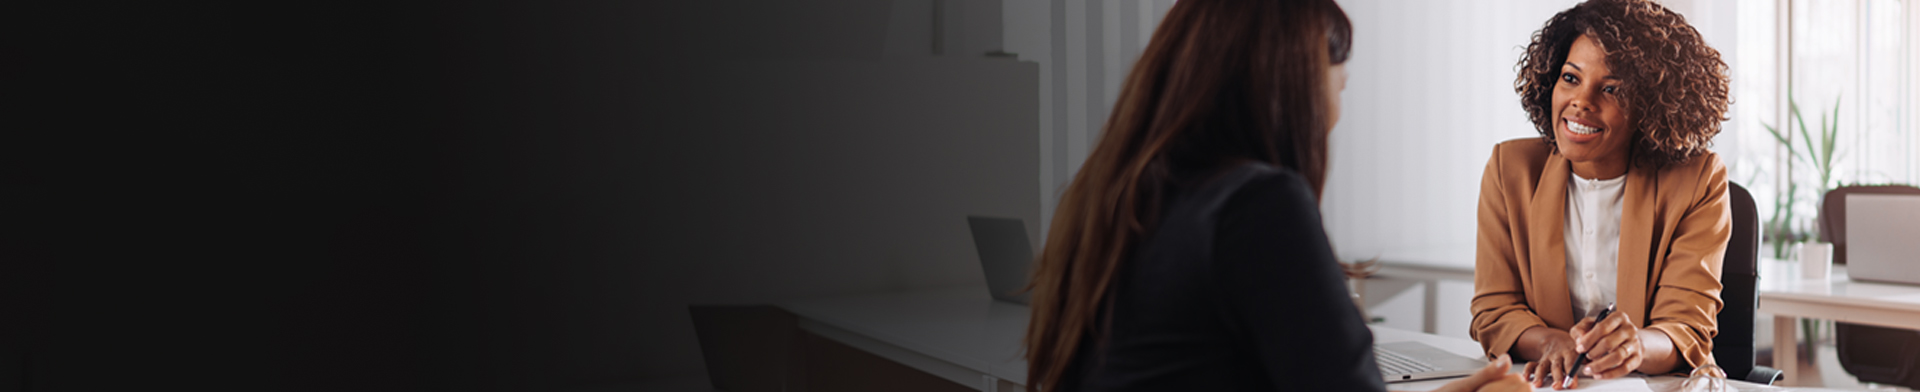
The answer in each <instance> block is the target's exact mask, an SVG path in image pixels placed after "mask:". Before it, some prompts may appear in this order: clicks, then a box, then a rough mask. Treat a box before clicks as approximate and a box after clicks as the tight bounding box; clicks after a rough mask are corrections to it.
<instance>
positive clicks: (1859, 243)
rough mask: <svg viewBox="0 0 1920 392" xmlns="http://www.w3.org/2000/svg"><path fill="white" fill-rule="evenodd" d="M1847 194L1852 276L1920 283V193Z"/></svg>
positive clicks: (1857, 278)
mask: <svg viewBox="0 0 1920 392" xmlns="http://www.w3.org/2000/svg"><path fill="white" fill-rule="evenodd" d="M1846 197H1847V275H1848V277H1850V278H1852V279H1853V280H1863V281H1875V282H1886V283H1900V284H1920V195H1889V194H1869V193H1849V194H1847V196H1846Z"/></svg>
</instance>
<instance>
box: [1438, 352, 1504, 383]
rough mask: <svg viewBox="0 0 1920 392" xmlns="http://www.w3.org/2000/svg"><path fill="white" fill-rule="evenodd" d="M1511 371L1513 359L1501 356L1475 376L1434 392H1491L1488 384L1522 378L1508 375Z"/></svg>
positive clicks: (1472, 375) (1469, 376)
mask: <svg viewBox="0 0 1920 392" xmlns="http://www.w3.org/2000/svg"><path fill="white" fill-rule="evenodd" d="M1511 369H1513V359H1511V358H1509V357H1508V356H1506V355H1501V356H1500V358H1498V359H1495V360H1494V361H1493V362H1488V363H1487V366H1486V367H1482V368H1480V371H1478V372H1474V373H1473V374H1471V375H1468V376H1467V377H1466V378H1462V379H1459V380H1455V381H1453V382H1449V383H1447V385H1444V386H1441V387H1440V389H1435V390H1434V391H1435V392H1469V391H1486V390H1489V389H1486V386H1487V385H1488V384H1491V383H1494V382H1496V381H1499V380H1500V379H1502V378H1511V379H1515V380H1518V379H1519V377H1520V376H1519V375H1517V374H1516V375H1507V371H1508V370H1511Z"/></svg>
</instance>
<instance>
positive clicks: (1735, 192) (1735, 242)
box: [1713, 182, 1780, 384]
mask: <svg viewBox="0 0 1920 392" xmlns="http://www.w3.org/2000/svg"><path fill="white" fill-rule="evenodd" d="M1727 198H1728V208H1729V209H1731V210H1732V212H1733V237H1732V238H1730V239H1728V240H1727V255H1726V257H1725V258H1723V259H1721V263H1720V286H1721V288H1720V300H1721V301H1722V302H1725V303H1726V306H1725V307H1723V308H1721V309H1720V314H1719V316H1718V317H1717V318H1716V320H1717V322H1718V323H1719V324H1720V333H1719V334H1716V335H1714V336H1713V361H1714V362H1715V363H1717V364H1719V365H1720V370H1723V371H1726V372H1727V378H1729V379H1734V380H1746V381H1749V382H1754V383H1759V384H1773V382H1774V381H1777V380H1779V379H1780V370H1779V369H1774V368H1770V367H1766V366H1757V365H1754V362H1753V359H1754V354H1753V326H1754V323H1755V322H1756V321H1755V320H1754V315H1753V314H1754V310H1755V309H1758V308H1759V306H1760V303H1759V298H1760V292H1759V291H1758V290H1757V289H1756V287H1755V285H1756V284H1758V281H1759V279H1760V276H1759V269H1758V268H1756V267H1758V261H1759V253H1760V212H1759V209H1758V208H1757V207H1755V206H1754V204H1753V195H1752V194H1749V193H1747V188H1742V187H1740V184H1735V183H1733V182H1728V183H1727ZM1776 365H1778V364H1776Z"/></svg>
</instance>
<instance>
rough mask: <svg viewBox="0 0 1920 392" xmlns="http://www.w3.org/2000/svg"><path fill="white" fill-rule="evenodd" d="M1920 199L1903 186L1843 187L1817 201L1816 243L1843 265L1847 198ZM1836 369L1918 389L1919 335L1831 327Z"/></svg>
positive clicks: (1868, 327)
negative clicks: (1828, 245) (1858, 195)
mask: <svg viewBox="0 0 1920 392" xmlns="http://www.w3.org/2000/svg"><path fill="white" fill-rule="evenodd" d="M1852 193H1871V194H1905V195H1920V188H1915V187H1912V186H1906V185H1880V186H1843V187H1840V188H1837V189H1834V190H1831V191H1827V195H1826V196H1825V197H1822V198H1821V201H1820V240H1821V241H1826V242H1828V243H1831V244H1833V263H1834V264H1846V262H1847V194H1852ZM1833 339H1834V345H1835V346H1837V348H1838V350H1836V351H1837V354H1839V357H1840V367H1841V368H1843V369H1846V370H1847V373H1850V374H1853V376H1854V377H1858V378H1860V381H1866V382H1875V383H1881V384H1891V385H1900V386H1905V387H1908V388H1916V389H1920V331H1914V330H1910V329H1899V328H1886V327H1876V326H1871V325H1860V324H1848V323H1841V322H1835V323H1833Z"/></svg>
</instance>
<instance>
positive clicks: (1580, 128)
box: [1567, 121, 1600, 135]
mask: <svg viewBox="0 0 1920 392" xmlns="http://www.w3.org/2000/svg"><path fill="white" fill-rule="evenodd" d="M1567 130H1569V131H1573V133H1577V134H1581V135H1591V134H1593V133H1595V132H1600V128H1595V127H1589V126H1586V125H1582V124H1580V123H1577V122H1572V121H1568V122H1567Z"/></svg>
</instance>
